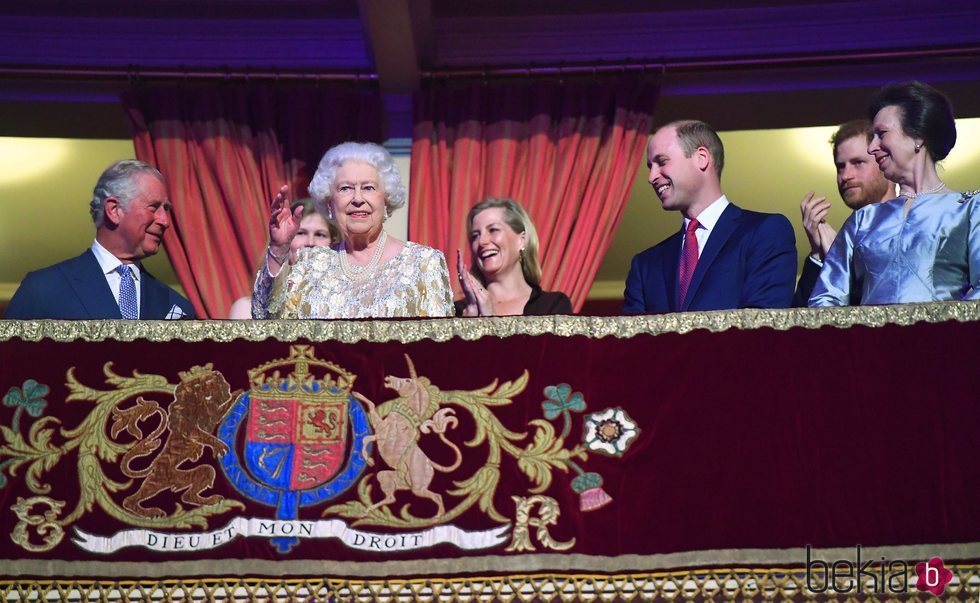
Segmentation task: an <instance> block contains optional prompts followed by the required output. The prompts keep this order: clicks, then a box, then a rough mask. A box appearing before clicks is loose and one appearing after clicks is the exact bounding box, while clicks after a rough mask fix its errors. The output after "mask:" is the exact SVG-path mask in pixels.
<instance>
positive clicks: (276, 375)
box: [192, 345, 357, 398]
mask: <svg viewBox="0 0 980 603" xmlns="http://www.w3.org/2000/svg"><path fill="white" fill-rule="evenodd" d="M313 352H314V350H313V346H311V345H293V346H289V357H288V358H277V359H276V360H270V361H269V362H266V363H265V364H263V365H262V366H258V367H255V368H254V369H252V370H250V371H249V372H248V380H249V384H250V386H251V389H252V392H253V393H254V394H260V395H261V396H262V397H263V398H295V397H297V396H300V397H311V396H312V397H317V398H319V397H327V398H334V397H340V398H346V397H347V396H349V395H350V393H351V390H352V389H353V387H354V380H355V379H356V378H357V376H356V375H354V374H352V373H349V372H348V371H345V370H344V369H342V368H340V367H339V366H337V365H336V364H334V363H332V362H328V361H326V360H320V359H319V358H317V357H316V355H315V354H314V353H313ZM312 367H319V368H321V369H323V370H322V371H318V372H322V373H323V376H322V377H319V378H318V377H317V376H316V375H315V374H314V373H313V372H311V370H310V369H311V368H312ZM290 369H291V370H290ZM192 370H193V369H192ZM286 370H288V371H289V372H285V376H283V374H284V371H286Z"/></svg>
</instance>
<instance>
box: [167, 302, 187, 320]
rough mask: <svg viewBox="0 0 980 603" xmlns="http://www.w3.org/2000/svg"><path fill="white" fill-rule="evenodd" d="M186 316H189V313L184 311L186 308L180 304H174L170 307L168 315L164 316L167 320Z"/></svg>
mask: <svg viewBox="0 0 980 603" xmlns="http://www.w3.org/2000/svg"><path fill="white" fill-rule="evenodd" d="M185 316H187V313H185V312H184V309H183V308H181V307H180V306H178V305H177V304H174V305H173V307H171V308H170V311H169V312H167V315H166V316H164V319H165V320H180V319H181V318H184V317H185Z"/></svg>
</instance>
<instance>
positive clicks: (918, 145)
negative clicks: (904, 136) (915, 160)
mask: <svg viewBox="0 0 980 603" xmlns="http://www.w3.org/2000/svg"><path fill="white" fill-rule="evenodd" d="M920 149H922V143H921V142H917V143H915V152H916V153H918V152H919V150H920Z"/></svg>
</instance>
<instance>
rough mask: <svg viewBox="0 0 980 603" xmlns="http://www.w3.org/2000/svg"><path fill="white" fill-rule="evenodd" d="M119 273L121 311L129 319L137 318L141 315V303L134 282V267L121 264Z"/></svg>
mask: <svg viewBox="0 0 980 603" xmlns="http://www.w3.org/2000/svg"><path fill="white" fill-rule="evenodd" d="M116 272H118V273H119V313H120V314H121V315H122V317H123V318H125V319H127V320H136V319H137V318H139V316H140V312H139V304H138V303H137V301H136V283H135V282H133V281H134V279H133V269H132V268H131V267H130V266H129V265H128V264H120V265H119V266H118V267H117V268H116Z"/></svg>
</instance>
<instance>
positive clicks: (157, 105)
mask: <svg viewBox="0 0 980 603" xmlns="http://www.w3.org/2000/svg"><path fill="white" fill-rule="evenodd" d="M123 105H124V107H125V109H126V112H127V115H128V117H129V121H130V124H131V125H132V128H133V139H134V142H135V146H136V156H137V158H139V159H141V160H143V161H147V162H149V163H152V164H153V165H155V166H156V167H157V168H159V169H160V171H161V172H163V175H164V178H165V179H166V181H167V186H168V188H169V192H170V199H171V201H172V202H173V205H174V209H173V219H172V221H173V225H172V227H171V228H170V229H169V230H168V231H167V233H166V234H165V235H164V243H165V245H166V248H167V254H168V255H169V256H170V261H171V263H172V264H173V267H174V271H175V272H176V274H177V277H178V278H179V279H180V282H181V284H182V285H183V287H184V291H185V292H186V293H187V297H188V298H189V299H190V301H191V303H193V304H194V309H195V310H196V311H197V314H198V316H199V317H201V318H224V317H226V316H227V312H228V308H229V306H230V305H231V303H232V302H233V301H234V300H235V299H237V298H239V297H242V296H244V295H248V294H249V292H250V291H251V288H252V281H253V278H254V274H255V267H256V266H257V265H258V263H259V262H260V261H261V258H262V254H263V253H264V252H265V246H266V242H267V241H266V239H267V237H268V234H267V232H268V227H267V221H268V217H269V209H268V206H269V201H270V200H271V199H272V197H273V196H274V195H275V193H276V192H277V191H278V190H279V187H281V186H282V185H283V184H286V183H288V184H289V185H290V188H291V195H292V197H293V198H302V197H305V196H306V195H307V186H308V185H309V181H310V178H311V177H312V175H313V172H314V171H315V170H316V166H317V163H318V162H319V160H320V157H321V155H322V154H323V153H324V151H326V149H327V148H328V147H330V146H332V145H334V144H337V143H339V142H343V141H345V140H371V141H380V140H381V124H382V119H381V115H382V114H381V104H380V97H379V95H378V93H377V91H376V88H375V87H374V86H371V85H368V86H351V85H343V86H326V85H319V84H302V85H300V84H296V85H293V84H287V83H268V84H266V83H248V82H245V83H235V82H224V83H219V84H214V83H209V84H207V85H200V86H197V85H161V86H141V87H138V88H136V89H134V90H131V91H129V92H127V93H125V94H124V95H123Z"/></svg>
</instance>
